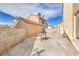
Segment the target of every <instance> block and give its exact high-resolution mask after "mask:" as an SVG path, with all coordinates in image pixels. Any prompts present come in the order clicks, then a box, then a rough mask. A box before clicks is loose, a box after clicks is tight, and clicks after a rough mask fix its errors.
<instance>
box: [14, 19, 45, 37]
mask: <svg viewBox="0 0 79 59" xmlns="http://www.w3.org/2000/svg"><path fill="white" fill-rule="evenodd" d="M15 28H24V29H26V33H27V36H30V35H35V34H39V33H41V32H42V29H43V28H44V26H43V25H41V24H34V23H26V22H24V21H22V20H20V21H19V22H18V23H17V24H16V25H15Z"/></svg>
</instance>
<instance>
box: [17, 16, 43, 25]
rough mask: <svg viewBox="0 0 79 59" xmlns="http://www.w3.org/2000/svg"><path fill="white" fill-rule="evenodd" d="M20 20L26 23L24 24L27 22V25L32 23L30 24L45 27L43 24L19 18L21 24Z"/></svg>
mask: <svg viewBox="0 0 79 59" xmlns="http://www.w3.org/2000/svg"><path fill="white" fill-rule="evenodd" d="M19 20H22V21H24V22H26V23H30V24H35V25H43V24H38V23H35V22H33V21H31V20H28V19H25V18H22V17H18V18H17V21H18V22H19ZM17 21H16V22H17Z"/></svg>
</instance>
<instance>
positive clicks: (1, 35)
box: [0, 28, 26, 54]
mask: <svg viewBox="0 0 79 59" xmlns="http://www.w3.org/2000/svg"><path fill="white" fill-rule="evenodd" d="M24 38H26V32H25V29H13V28H6V29H4V28H2V29H0V54H1V53H3V52H4V51H6V50H8V49H10V48H11V47H12V46H13V45H15V44H16V43H18V42H20V41H21V40H23V39H24Z"/></svg>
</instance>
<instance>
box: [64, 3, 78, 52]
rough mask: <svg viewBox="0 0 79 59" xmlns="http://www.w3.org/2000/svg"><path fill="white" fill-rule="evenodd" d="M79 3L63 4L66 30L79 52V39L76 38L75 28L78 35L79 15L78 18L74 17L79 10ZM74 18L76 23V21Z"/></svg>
mask: <svg viewBox="0 0 79 59" xmlns="http://www.w3.org/2000/svg"><path fill="white" fill-rule="evenodd" d="M78 7H79V5H78V4H73V3H65V4H63V19H64V30H65V32H66V34H67V36H68V37H69V39H70V41H71V42H72V44H73V46H74V47H75V48H76V49H77V51H78V52H79V40H78V39H77V38H74V36H75V31H74V30H75V28H76V31H77V32H76V33H77V36H78V35H79V34H78V31H79V30H78V27H79V26H78V23H79V20H78V19H79V17H78V15H77V16H76V18H74V16H75V12H77V10H79V8H78ZM74 20H76V21H75V23H74Z"/></svg>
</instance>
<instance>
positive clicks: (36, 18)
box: [27, 14, 48, 27]
mask: <svg viewBox="0 0 79 59" xmlns="http://www.w3.org/2000/svg"><path fill="white" fill-rule="evenodd" d="M27 19H28V20H31V21H33V22H35V23H38V24H44V26H45V27H47V26H48V24H47V22H46V20H45V19H44V18H43V16H41V14H40V15H35V14H30V15H29V16H28V18H27Z"/></svg>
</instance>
